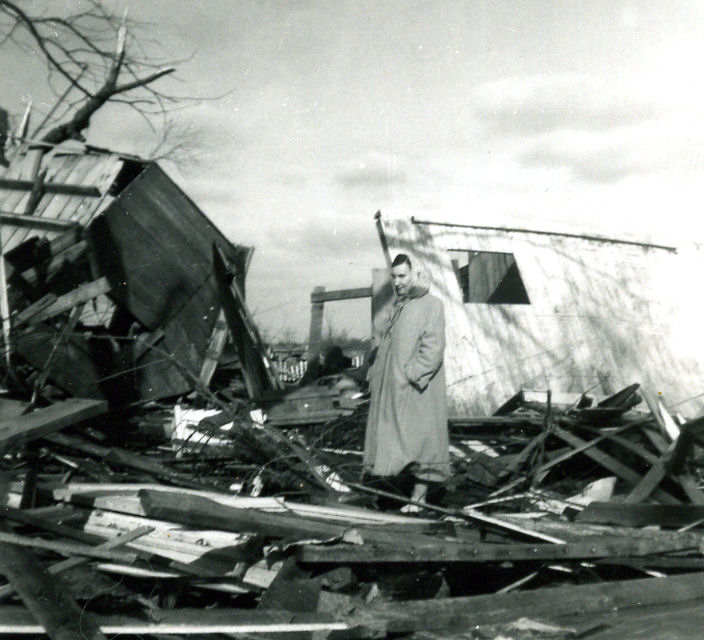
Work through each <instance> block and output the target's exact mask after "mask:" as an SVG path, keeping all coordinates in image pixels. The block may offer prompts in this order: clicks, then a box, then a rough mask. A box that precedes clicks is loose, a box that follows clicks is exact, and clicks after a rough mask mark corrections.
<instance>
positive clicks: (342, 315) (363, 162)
mask: <svg viewBox="0 0 704 640" xmlns="http://www.w3.org/2000/svg"><path fill="white" fill-rule="evenodd" d="M35 4H36V3H35ZM45 4H47V6H51V5H52V4H54V5H55V4H57V3H56V2H54V3H45ZM74 4H78V3H74ZM107 4H109V5H110V6H114V7H115V8H116V11H121V10H122V8H123V7H125V6H128V7H129V15H130V16H131V17H132V18H135V19H145V20H150V21H152V22H153V23H154V24H153V27H152V33H153V36H154V37H155V39H157V40H158V41H159V42H160V43H161V45H162V46H163V48H164V49H165V50H166V51H167V52H170V53H172V54H173V55H174V56H175V57H179V56H186V55H189V54H191V53H194V55H193V57H192V59H190V60H189V61H187V62H184V63H182V64H181V65H179V69H178V76H179V78H180V84H179V85H178V87H177V88H178V90H179V91H182V92H184V93H190V94H192V95H200V96H216V95H220V94H223V93H225V92H228V91H231V93H230V94H229V95H228V96H227V97H226V98H224V99H222V100H219V101H204V102H203V103H201V104H199V105H196V106H194V107H193V108H192V109H189V110H187V111H184V112H182V113H181V114H180V118H181V121H182V123H183V127H184V128H186V127H192V128H193V129H194V130H195V131H197V132H199V135H200V136H201V138H202V141H203V146H204V148H203V150H202V151H201V153H200V156H201V157H200V164H199V165H198V166H196V167H191V166H189V167H182V168H180V169H178V168H175V167H168V166H167V167H166V168H167V170H168V171H169V172H170V173H171V174H172V175H173V176H174V177H175V178H176V179H177V181H178V182H179V184H180V185H181V186H182V188H184V190H185V191H186V192H187V193H188V194H189V195H190V196H191V197H192V198H193V199H194V200H195V201H196V202H197V203H198V204H199V206H200V207H201V208H202V209H203V210H204V211H205V212H206V213H207V214H208V215H209V216H210V217H211V218H212V219H213V220H214V221H215V222H216V224H218V225H219V226H220V228H221V229H222V230H223V231H224V233H225V234H226V235H227V236H228V237H229V238H230V239H231V240H232V241H234V242H238V243H244V244H250V245H253V246H254V247H255V249H256V251H255V256H254V260H253V262H252V267H251V270H250V274H249V278H248V300H249V304H250V306H251V307H252V309H253V310H254V311H255V313H256V320H257V321H258V322H259V323H260V325H261V326H262V327H263V328H264V329H265V330H266V332H267V333H268V334H269V335H276V334H277V332H278V333H279V334H282V333H283V332H285V330H286V329H288V330H289V332H290V331H294V332H295V333H297V334H298V335H300V336H303V335H305V334H306V333H307V329H308V321H309V304H308V300H309V295H310V292H311V290H312V288H313V287H314V286H316V285H324V286H325V287H326V288H328V289H339V288H347V287H363V286H369V285H370V283H371V269H372V268H373V267H381V266H383V265H384V260H383V256H382V253H381V249H380V245H379V242H378V239H377V236H376V231H375V227H374V221H373V215H374V213H375V211H377V210H378V209H381V211H382V213H386V214H389V215H408V216H411V215H415V216H418V217H422V218H424V219H433V220H441V221H460V222H464V223H470V224H491V225H504V224H505V225H515V224H521V225H524V226H527V227H532V228H540V229H542V228H561V229H564V228H565V227H571V228H573V229H577V230H585V231H589V232H596V233H602V234H605V235H609V236H629V237H636V238H643V239H648V238H650V239H655V240H657V241H660V242H665V241H667V242H669V241H673V236H674V240H675V241H676V239H677V237H685V238H688V239H696V240H698V239H701V238H703V237H704V226H703V223H702V222H701V218H702V215H701V208H702V202H704V199H703V197H702V196H703V195H704V194H703V191H704V180H702V168H703V167H702V164H703V156H702V149H703V148H704V119H703V118H702V114H703V113H704V91H702V83H703V82H704V73H703V72H702V68H701V62H702V60H704V3H702V2H696V1H691V2H689V1H678V0H661V1H652V2H648V1H646V0H638V1H633V2H631V1H627V0H604V1H600V0H583V1H581V2H571V1H568V0H560V1H554V2H550V1H548V0H508V1H503V2H502V1H500V0H486V1H480V0H454V1H453V0H435V1H419V0H416V1H400V0H383V1H380V0H372V1H366V0H365V1H361V0H335V1H330V0H321V1H305V0H300V1H293V0H291V1H284V0H280V1H267V0H202V1H200V2H194V1H192V0H119V1H115V2H111V3H107ZM2 53H3V57H2V62H0V73H1V76H2V81H1V85H0V103H1V104H2V105H3V106H5V107H6V108H8V109H10V110H11V111H13V112H21V110H22V100H23V99H26V97H27V96H28V95H32V96H33V97H37V96H39V97H41V98H43V99H46V89H45V87H44V86H43V76H42V74H41V73H39V72H35V71H34V70H33V69H32V68H31V65H29V64H28V63H27V62H26V61H25V62H23V63H21V62H19V58H18V57H13V56H12V55H11V54H10V52H9V50H3V52H2ZM18 64H21V65H24V66H21V67H20V68H22V69H23V70H25V73H23V74H18V73H17V72H16V70H17V65H18ZM12 70H14V72H12ZM165 82H167V83H172V82H174V81H172V80H171V79H168V80H165ZM173 86H174V85H173V84H170V85H169V87H173ZM148 138H149V133H148V131H147V130H146V129H145V127H144V125H143V124H142V123H141V122H140V121H139V120H138V119H136V118H134V117H133V116H131V115H129V114H126V113H124V112H123V111H121V110H119V109H118V110H109V109H105V110H103V112H102V113H100V114H99V117H96V118H95V119H94V122H93V125H92V126H91V129H90V131H89V133H88V141H89V142H91V143H94V144H98V145H102V146H109V147H113V148H115V149H117V150H120V151H125V152H141V151H143V150H144V149H145V144H147V143H146V142H145V140H148ZM327 306H328V308H327V311H326V322H327V323H328V324H329V325H331V326H334V327H335V328H346V329H348V330H349V331H351V332H352V333H353V334H355V335H359V336H364V335H365V334H366V333H368V330H369V329H368V324H369V323H368V320H369V303H368V302H366V301H364V302H357V303H349V302H346V303H336V304H332V305H327Z"/></svg>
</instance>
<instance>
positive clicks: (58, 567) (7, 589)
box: [0, 527, 153, 598]
mask: <svg viewBox="0 0 704 640" xmlns="http://www.w3.org/2000/svg"><path fill="white" fill-rule="evenodd" d="M151 531H153V527H139V528H137V529H134V530H133V531H129V532H127V533H124V534H122V535H119V536H118V537H117V538H114V539H112V540H108V541H107V542H104V543H103V544H101V545H98V546H97V547H95V549H96V550H99V551H108V550H110V549H116V548H117V547H121V546H123V545H126V544H128V543H129V542H132V541H133V540H136V539H137V538H141V537H142V536H144V535H146V534H148V533H149V532H151ZM88 561H89V558H88V557H87V556H80V557H74V558H67V559H66V560H61V562H57V563H55V564H52V565H51V566H49V567H48V568H47V571H48V572H49V573H50V574H51V575H53V576H55V575H57V574H59V573H62V572H64V571H68V570H70V569H73V568H74V567H78V566H80V565H82V564H85V563H87V562H88ZM13 591H14V588H13V587H12V585H11V584H7V585H3V586H2V587H0V598H4V597H6V596H8V595H10V594H11V593H12V592H13Z"/></svg>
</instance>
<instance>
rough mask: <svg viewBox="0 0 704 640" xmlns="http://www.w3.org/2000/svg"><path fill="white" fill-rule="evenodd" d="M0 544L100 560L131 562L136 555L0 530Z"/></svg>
mask: <svg viewBox="0 0 704 640" xmlns="http://www.w3.org/2000/svg"><path fill="white" fill-rule="evenodd" d="M0 544H11V545H13V546H19V547H31V548H34V549H45V550H48V551H53V552H55V553H60V554H62V555H65V556H74V555H79V556H85V557H87V558H99V559H101V560H112V561H115V562H127V563H131V562H134V561H135V560H136V559H137V555H136V554H134V553H129V552H125V551H116V550H114V549H99V548H98V547H92V546H89V545H86V544H80V543H78V542H56V541H54V540H43V539H42V538H32V537H30V536H20V535H17V534H14V533H5V532H4V531H0Z"/></svg>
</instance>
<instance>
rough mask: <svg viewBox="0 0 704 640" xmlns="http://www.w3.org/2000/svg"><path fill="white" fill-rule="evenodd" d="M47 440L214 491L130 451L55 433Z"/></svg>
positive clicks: (194, 486) (130, 467)
mask: <svg viewBox="0 0 704 640" xmlns="http://www.w3.org/2000/svg"><path fill="white" fill-rule="evenodd" d="M45 439H46V440H48V441H49V442H53V443H54V444H58V445H61V446H64V447H68V448H70V449H75V450H76V451H80V452H82V453H86V454H88V455H91V456H95V457H96V458H100V459H102V460H103V461H104V462H106V463H107V464H109V465H118V466H123V467H126V468H128V469H135V470H137V471H142V472H144V473H147V474H149V475H152V476H154V477H156V478H161V479H163V480H166V481H168V482H173V483H174V484H177V485H180V486H183V487H192V488H194V489H204V488H208V489H212V487H206V486H205V485H204V484H202V483H199V482H197V481H195V480H191V479H190V478H189V477H188V476H187V475H184V474H180V473H176V472H174V471H171V470H170V469H168V468H167V467H165V466H164V465H162V464H160V463H158V462H156V461H154V460H150V459H148V458H145V457H144V456H139V455H136V454H133V453H130V452H129V451H123V450H121V449H115V448H110V447H103V446H100V445H97V444H93V443H92V442H86V441H85V440H82V439H81V438H77V437H75V436H69V435H66V434H65V433H53V434H51V435H49V436H47V437H46V438H45Z"/></svg>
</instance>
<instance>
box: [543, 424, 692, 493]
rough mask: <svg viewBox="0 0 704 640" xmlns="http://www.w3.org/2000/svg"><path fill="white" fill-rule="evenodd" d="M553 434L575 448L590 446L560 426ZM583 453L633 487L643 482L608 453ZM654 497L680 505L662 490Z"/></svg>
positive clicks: (596, 450) (597, 451)
mask: <svg viewBox="0 0 704 640" xmlns="http://www.w3.org/2000/svg"><path fill="white" fill-rule="evenodd" d="M553 433H554V434H555V435H556V436H557V437H558V438H560V439H561V440H564V441H565V442H566V443H567V444H569V445H571V446H573V447H585V445H586V444H588V443H587V442H586V441H584V440H582V439H581V438H579V437H577V436H575V435H574V434H572V433H570V432H569V431H566V430H565V429H563V428H561V427H558V426H555V427H554V429H553ZM582 453H583V454H584V455H585V456H588V457H590V458H591V459H592V460H594V461H595V462H598V463H599V464H600V465H601V466H602V467H604V468H605V469H608V470H609V471H611V473H614V474H616V475H617V476H618V477H619V478H621V479H622V480H625V481H626V482H628V483H629V484H631V485H633V486H638V484H639V483H640V482H641V479H642V478H641V476H640V475H639V474H638V473H636V472H635V471H633V469H631V468H630V467H627V466H626V465H625V464H623V463H622V462H620V461H619V460H616V458H614V457H612V456H610V455H608V454H607V453H604V452H603V451H601V450H600V449H596V448H594V447H592V448H583V450H582ZM653 496H654V497H655V498H657V499H658V500H659V501H660V502H663V503H666V504H678V503H679V500H677V498H675V497H673V496H671V495H670V494H669V493H667V492H665V491H663V490H662V489H657V488H655V489H654V490H653Z"/></svg>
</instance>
